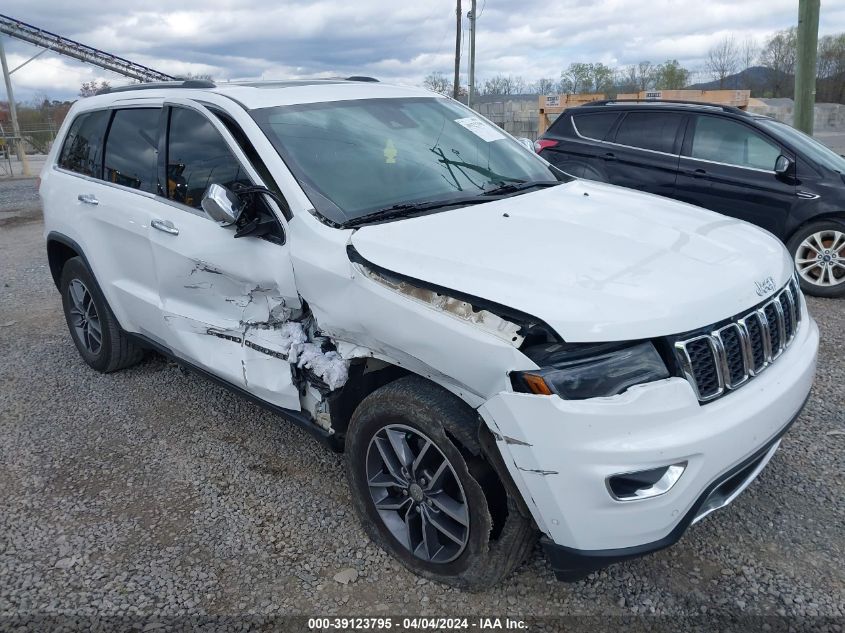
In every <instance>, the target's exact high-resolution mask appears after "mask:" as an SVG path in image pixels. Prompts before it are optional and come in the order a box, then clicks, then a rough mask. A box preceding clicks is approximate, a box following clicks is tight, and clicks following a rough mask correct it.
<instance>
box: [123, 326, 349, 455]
mask: <svg viewBox="0 0 845 633" xmlns="http://www.w3.org/2000/svg"><path fill="white" fill-rule="evenodd" d="M126 335H127V336H128V337H129V338H130V339H132V341H133V342H134V343H136V344H137V345H139V346H140V347H143V348H145V349H150V350H153V351H154V352H158V353H159V354H161V355H162V356H165V357H167V358H169V359H171V360H172V361H173V362H175V363H176V364H177V365H179V366H180V367H184V368H185V369H187V370H188V371H191V372H193V373H196V374H199V375H200V376H202V377H204V378H207V379H208V380H210V381H212V382H214V383H217V384H218V385H220V386H221V387H225V388H226V389H228V390H229V391H231V392H232V393H235V394H236V395H238V396H241V397H242V398H245V399H247V400H249V401H251V402H254V403H255V404H257V405H258V406H260V407H262V408H264V409H267V410H268V411H271V412H272V413H275V414H276V415H279V416H281V417H283V418H285V419H286V420H287V421H289V422H293V423H294V424H296V425H297V426H299V427H301V428H303V429H305V430H306V431H308V432H309V433H311V434H312V435H313V436H314V437H316V438H317V439H318V440H319V441H320V443H321V444H323V445H325V446H326V447H328V448H330V449H331V450H332V451H334V452H336V453H341V452H343V438H342V437H338V436H337V435H336V434H332V433H329V432H327V431H326V430H325V429H322V428H320V427H319V426H317V425H316V424H315V423H314V421H313V420H312V419H311V416H310V415H308V414H306V413H303V412H302V411H294V410H293V409H285V408H283V407H280V406H277V405H275V404H272V403H270V402H267V401H266V400H262V399H261V398H259V397H258V396H256V395H254V394H251V393H250V392H248V391H247V390H246V389H244V388H243V387H239V386H238V385H235V384H232V383H230V382H229V381H227V380H224V379H223V378H220V377H219V376H216V375H214V374H213V373H211V372H210V371H208V370H206V369H203V368H202V367H199V366H197V365H194V364H193V363H190V362H188V361H186V360H185V359H183V358H180V357H179V356H177V355H176V354H175V353H174V352H173V351H172V350H171V349H170V348H168V347H165V346H164V345H160V344H159V343H156V342H155V341H153V340H152V339H149V338H147V337H146V336H144V335H142V334H137V333H135V332H126Z"/></svg>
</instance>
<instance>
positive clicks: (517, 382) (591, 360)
mask: <svg viewBox="0 0 845 633" xmlns="http://www.w3.org/2000/svg"><path fill="white" fill-rule="evenodd" d="M523 352H524V353H525V354H526V356H528V357H529V358H531V360H533V361H534V362H535V363H537V364H538V365H540V367H541V369H537V370H529V371H520V372H512V373H511V383H512V384H513V388H514V390H515V391H520V392H523V393H534V394H540V395H547V396H550V395H552V394H557V395H558V396H560V397H561V398H565V399H567V400H584V399H586V398H597V397H601V396H615V395H617V394H620V393H622V392H623V391H625V390H626V389H628V388H629V387H632V386H634V385H639V384H642V383H645V382H653V381H655V380H662V379H663V378H668V377H669V371H668V369H667V368H666V363H664V362H663V359H662V358H661V356H660V354H659V353H658V351H657V349H656V348H655V347H654V344H653V343H652V342H651V341H642V342H638V343H600V344H575V345H573V344H569V345H567V344H563V345H560V344H552V345H542V346H536V347H534V348H528V349H524V350H523Z"/></svg>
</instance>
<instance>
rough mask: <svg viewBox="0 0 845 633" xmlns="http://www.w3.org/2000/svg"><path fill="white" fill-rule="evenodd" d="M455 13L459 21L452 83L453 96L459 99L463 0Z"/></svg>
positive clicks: (459, 0)
mask: <svg viewBox="0 0 845 633" xmlns="http://www.w3.org/2000/svg"><path fill="white" fill-rule="evenodd" d="M455 15H456V16H457V20H458V23H457V25H456V26H455V81H454V83H453V84H452V97H453V98H455V99H457V98H458V96H460V92H461V18H463V17H464V15H463V13H462V12H461V0H458V6H457V8H456V9H455Z"/></svg>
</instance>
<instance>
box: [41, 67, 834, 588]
mask: <svg viewBox="0 0 845 633" xmlns="http://www.w3.org/2000/svg"><path fill="white" fill-rule="evenodd" d="M40 191H41V195H42V198H43V202H44V215H45V222H46V231H45V237H46V240H47V251H48V254H49V264H50V270H51V272H52V275H53V278H54V280H55V282H56V285H57V286H58V288H59V290H60V291H61V296H62V302H63V306H64V311H65V315H66V317H67V323H68V327H69V329H70V333H71V336H72V338H73V340H74V342H75V344H76V346H77V348H78V349H79V353H80V354H81V356H82V358H83V359H84V360H85V362H87V363H88V364H89V365H90V366H91V367H92V368H94V369H96V370H98V371H101V372H110V371H114V370H117V369H121V368H124V367H128V366H130V365H132V364H134V363H137V362H138V361H140V360H141V358H142V355H143V353H144V350H147V349H152V350H156V351H158V352H160V353H163V354H166V355H167V356H170V357H172V358H174V359H176V361H178V362H179V363H181V364H182V365H184V366H186V367H188V368H190V369H192V370H195V371H197V372H200V373H202V374H205V375H207V376H208V377H210V378H212V379H214V380H216V381H219V382H221V383H223V384H224V385H226V386H228V387H230V388H231V389H233V390H234V391H236V392H238V393H240V394H243V395H244V396H247V397H249V398H251V399H253V400H256V401H257V402H259V403H261V404H263V405H264V406H266V407H268V408H270V409H272V410H273V411H276V412H278V413H279V414H280V415H281V416H282V417H285V418H287V419H289V420H291V421H293V422H296V423H297V424H300V425H302V426H303V427H305V428H306V429H308V430H310V431H311V432H313V433H314V434H315V435H317V436H319V437H320V438H323V439H324V440H325V441H326V442H327V443H328V444H329V445H330V446H332V447H334V448H335V449H337V450H343V451H345V453H346V462H347V465H348V477H349V487H350V493H351V496H352V502H353V506H354V508H355V511H356V512H357V514H358V515H359V517H360V519H361V521H362V523H363V525H364V528H365V529H366V531H367V532H368V534H369V535H370V536H371V537H372V538H373V539H374V540H375V541H376V542H377V543H379V544H380V545H381V546H383V547H384V548H386V549H387V550H388V551H390V552H391V553H392V554H393V555H394V556H395V557H397V558H398V559H399V560H401V561H402V562H403V563H404V564H405V565H406V566H407V567H409V568H410V569H411V570H413V571H414V572H416V573H418V574H421V575H423V576H426V577H428V578H432V579H436V580H439V581H442V582H447V583H451V584H455V585H459V586H464V587H469V588H480V587H485V586H489V585H490V584H492V583H494V582H496V581H497V580H499V579H500V578H502V577H503V576H504V575H506V574H507V573H508V572H509V571H510V570H512V569H513V568H514V567H515V566H516V565H518V564H519V563H520V562H521V561H522V560H523V559H524V557H525V556H526V553H527V552H529V551H530V550H531V548H532V546H533V544H534V542H535V540H536V535H537V534H538V533H539V534H540V535H541V539H542V543H543V547H544V549H545V552H546V555H547V557H548V559H549V561H550V564H551V566H552V567H553V569H554V570H555V572H556V574H557V576H558V577H559V578H561V579H575V578H578V577H581V576H583V575H584V574H586V573H588V572H590V571H591V570H595V569H598V568H600V567H602V566H604V565H607V564H609V563H612V562H615V561H619V560H623V559H626V558H630V557H633V556H639V555H642V554H644V553H647V552H651V551H654V550H657V549H660V548H662V547H665V546H668V545H671V544H672V543H674V542H675V541H676V540H678V539H679V538H680V536H681V535H682V533H683V532H684V531H685V530H686V529H687V528H688V527H689V526H690V525H691V524H692V523H695V522H696V521H698V520H699V519H701V518H702V517H703V516H705V515H706V514H708V513H710V512H711V511H713V510H714V509H716V508H719V507H722V506H724V505H726V504H727V503H729V502H730V501H731V500H733V499H734V497H736V495H738V494H739V493H740V492H741V491H742V490H743V489H744V488H745V487H746V486H747V485H748V484H749V483H750V482H751V481H752V480H753V479H754V478H755V476H756V475H757V474H758V473H759V472H760V470H761V469H762V468H763V467H764V466H765V465H766V463H767V462H768V461H769V460H770V459H771V457H772V455H773V453H774V452H775V450H776V449H777V447H778V443H779V438H780V437H781V435H782V434H783V433H784V432H785V431H786V430H787V428H788V427H789V425H790V424H791V422H792V421H793V420H795V418H796V417H797V415H798V413H799V412H800V411H801V408H802V406H803V404H804V402H805V400H806V398H807V396H808V394H809V392H810V386H811V383H812V380H813V374H814V368H815V361H816V351H817V347H818V329H817V327H816V325H815V323H814V322H813V320H812V319H811V318H810V317H809V316H808V314H807V310H806V306H805V304H804V301H803V298H802V296H801V293H800V291H799V289H798V285H797V283H796V281H795V276H794V273H793V266H792V262H791V259H790V257H789V255H788V254H787V252H786V251H785V249H784V247H783V245H782V244H781V243H780V242H779V241H778V240H777V239H776V238H774V237H773V236H772V235H770V234H769V233H766V232H765V231H762V230H760V229H758V228H756V227H754V226H752V225H750V224H746V223H744V222H741V221H738V220H732V219H728V218H725V217H723V216H720V215H717V214H715V213H711V212H709V211H704V210H702V209H699V208H696V207H692V206H689V205H684V204H681V203H677V202H672V201H669V200H667V199H665V198H660V197H656V196H651V195H645V194H639V193H635V192H632V191H630V190H628V189H620V188H616V187H613V186H608V185H602V184H598V183H592V182H586V181H582V180H576V179H573V178H571V177H570V176H568V175H566V174H564V173H563V172H561V171H559V170H558V169H556V168H555V167H552V166H550V165H549V164H548V163H547V162H546V161H544V160H543V159H541V158H539V157H537V156H536V155H534V154H533V153H532V152H531V151H530V150H528V149H526V148H525V147H524V146H523V145H522V144H520V143H519V142H517V141H516V140H515V139H513V138H512V137H510V136H508V135H507V134H505V133H504V132H502V130H500V129H499V128H498V127H496V126H495V125H493V124H491V123H489V122H488V121H486V120H485V119H483V118H481V117H479V116H478V115H477V114H475V113H474V112H473V111H471V110H468V109H467V108H465V107H464V106H462V105H461V104H459V103H457V102H455V101H453V100H451V99H448V98H444V97H441V96H439V95H435V94H432V93H430V92H427V91H423V90H418V89H413V88H404V87H396V86H389V85H385V84H381V83H378V82H375V81H373V80H367V78H351V80H315V81H284V82H262V83H227V84H222V85H215V84H213V83H211V82H207V81H186V82H174V83H167V84H147V85H136V86H131V87H129V88H127V89H118V90H112V91H111V92H109V93H107V94H103V95H99V96H95V97H91V98H88V99H83V100H81V101H78V102H77V103H76V104H75V105H74V106H73V108H72V109H71V111H70V113H69V115H68V117H67V120H66V121H65V123H64V125H63V127H62V130H61V133H60V135H59V138H58V140H57V142H56V143H55V145H54V149H53V151H52V153H51V155H50V157H49V159H48V161H47V166H46V167H45V168H44V171H43V173H42V175H41V189H40Z"/></svg>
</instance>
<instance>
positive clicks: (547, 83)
mask: <svg viewBox="0 0 845 633" xmlns="http://www.w3.org/2000/svg"><path fill="white" fill-rule="evenodd" d="M558 87H559V86H558V82H556V81H555V80H554V79H551V78H549V77H543V78H541V79H538V80H537V81H535V82H534V83H533V84H532V85H531V86H529V91H530V92H533V93H535V94H538V95H553V94H557V91H558Z"/></svg>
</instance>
